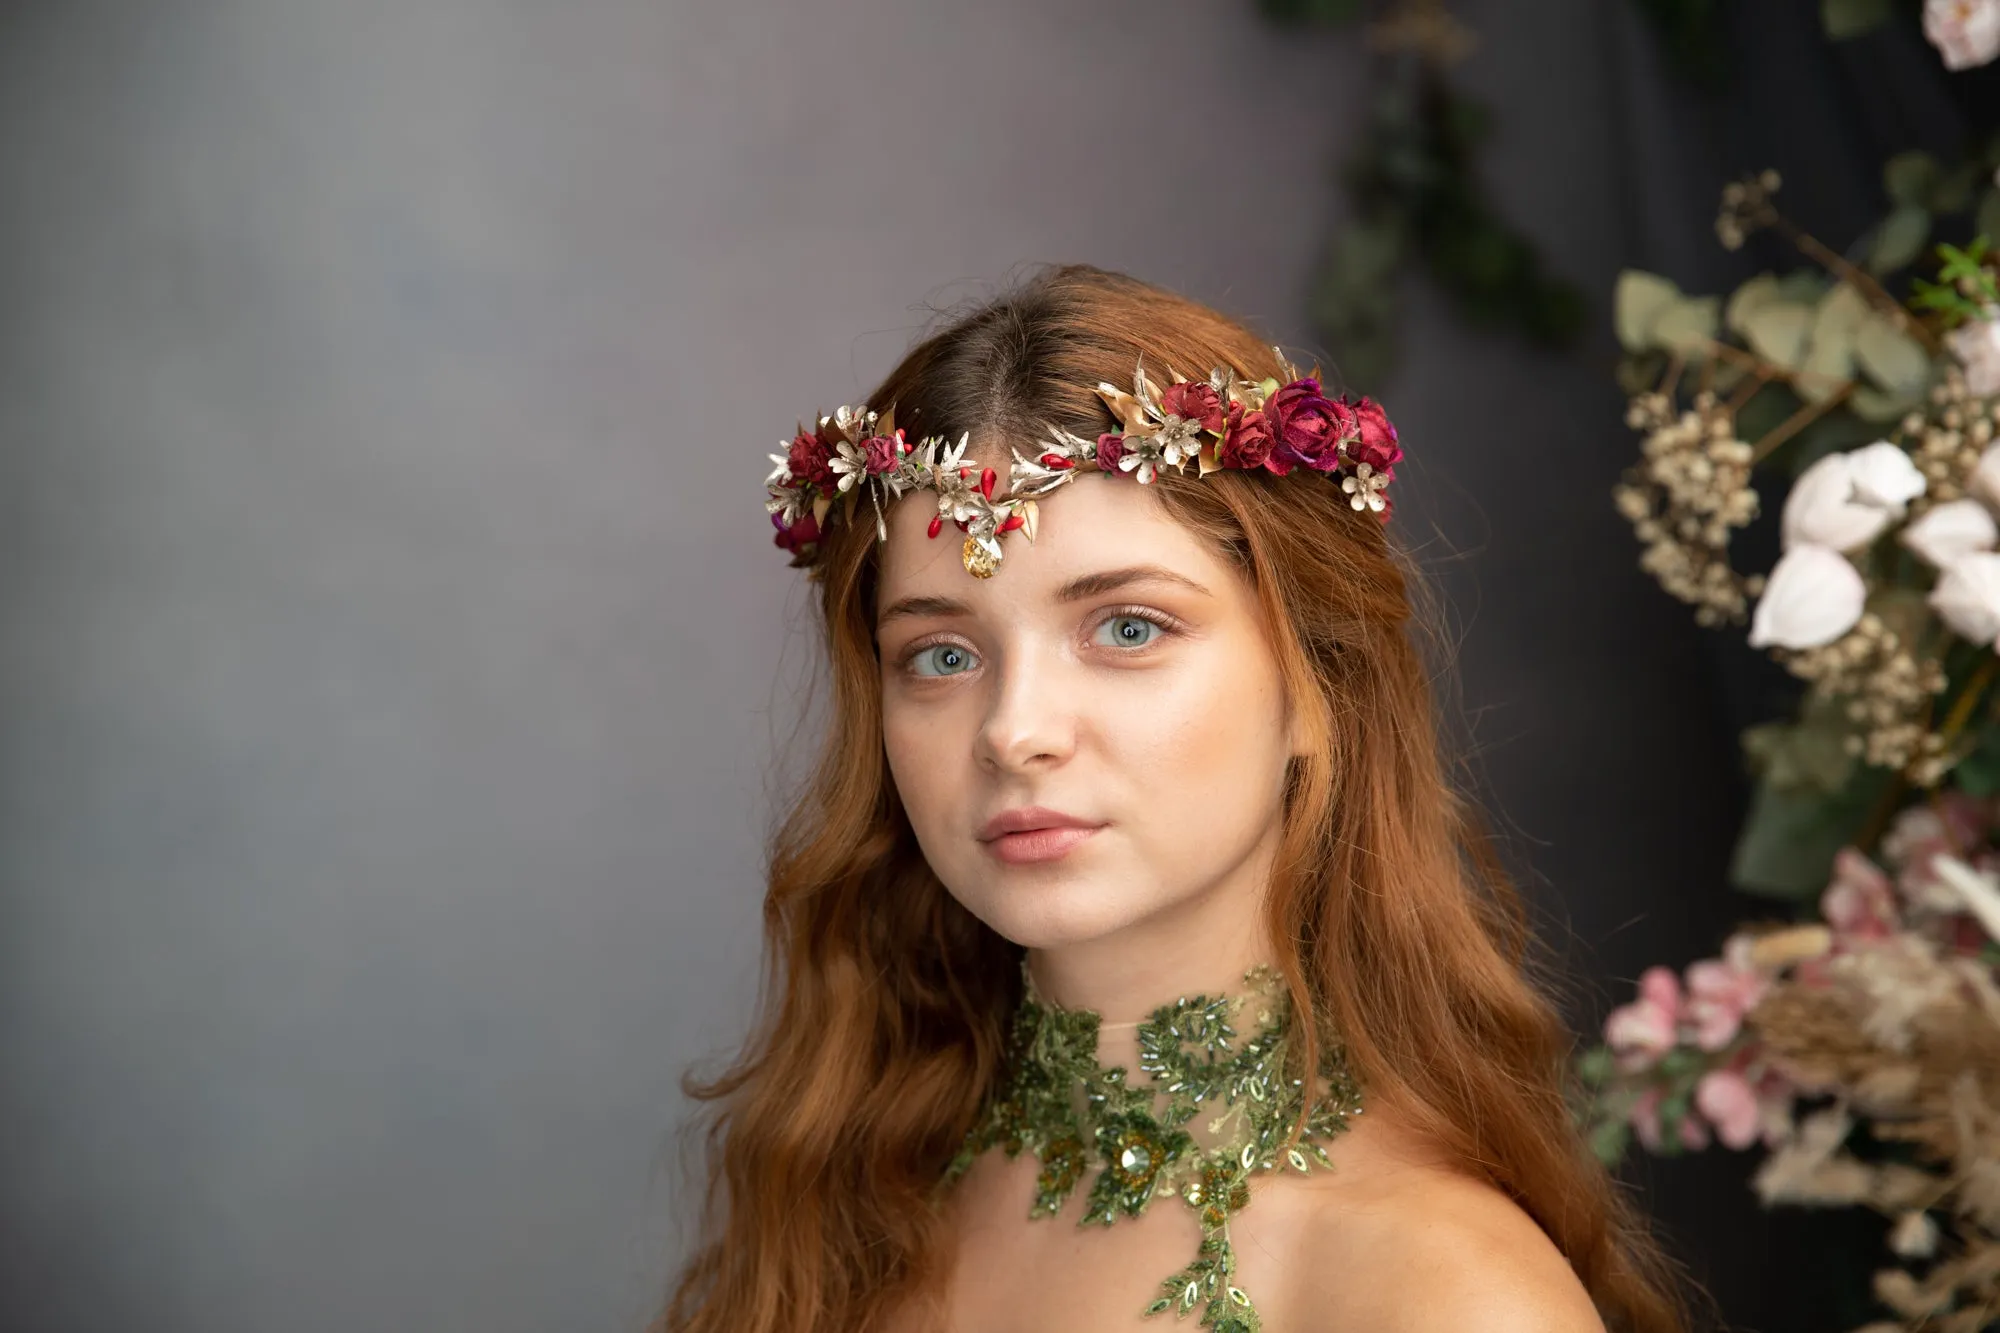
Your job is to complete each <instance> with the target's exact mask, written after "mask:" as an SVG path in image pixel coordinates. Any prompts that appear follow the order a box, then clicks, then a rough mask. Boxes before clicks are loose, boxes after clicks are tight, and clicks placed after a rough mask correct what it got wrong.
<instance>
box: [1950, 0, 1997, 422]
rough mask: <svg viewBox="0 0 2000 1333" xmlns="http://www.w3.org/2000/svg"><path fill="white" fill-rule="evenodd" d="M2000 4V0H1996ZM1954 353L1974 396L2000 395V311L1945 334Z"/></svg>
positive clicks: (1990, 313)
mask: <svg viewBox="0 0 2000 1333" xmlns="http://www.w3.org/2000/svg"><path fill="white" fill-rule="evenodd" d="M1993 2H1994V4H1995V5H2000V0H1993ZM1945 341H1946V342H1947V343H1949V344H1950V345H1951V354H1952V355H1953V356H1955V357H1957V358H1958V359H1959V361H1960V362H1961V363H1962V364H1963V365H1964V366H1965V387H1966V389H1967V390H1969V391H1970V392H1971V394H1972V396H1973V397H1974V398H1991V397H1993V396H1994V395H1995V394H2000V311H1992V310H1990V308H1989V313H1988V315H1987V317H1986V318H1985V319H1979V320H1974V321H1973V322H1972V323H1970V324H1961V325H1959V326H1958V327H1957V328H1955V329H1953V330H1952V331H1951V332H1950V333H1947V334H1946V335H1945Z"/></svg>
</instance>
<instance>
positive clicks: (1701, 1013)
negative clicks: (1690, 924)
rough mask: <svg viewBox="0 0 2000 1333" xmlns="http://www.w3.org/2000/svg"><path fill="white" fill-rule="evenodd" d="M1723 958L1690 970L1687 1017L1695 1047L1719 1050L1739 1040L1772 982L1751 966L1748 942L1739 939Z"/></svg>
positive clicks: (1694, 966) (1695, 966)
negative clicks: (1745, 1022) (1745, 1020)
mask: <svg viewBox="0 0 2000 1333" xmlns="http://www.w3.org/2000/svg"><path fill="white" fill-rule="evenodd" d="M1730 944H1731V945H1732V946H1740V947H1731V948H1730V949H1728V950H1727V951H1726V952H1725V954H1724V956H1723V957H1721V958H1704V959H1702V960H1701V961H1700V962H1698V963H1693V964H1690V965H1689V967H1688V970H1687V984H1688V1001H1687V1018H1688V1020H1689V1021H1690V1022H1691V1023H1693V1025H1694V1044H1695V1045H1696V1046H1699V1047H1700V1048H1701V1049H1702V1050H1704V1051H1719V1050H1721V1049H1722V1048H1723V1047H1725V1046H1727V1045H1728V1044H1729V1043H1730V1042H1732V1041H1734V1040H1735V1039H1736V1033H1737V1031H1738V1030H1739V1029H1740V1028H1741V1027H1742V1026H1743V1016H1744V1015H1745V1014H1747V1013H1749V1012H1750V1011H1751V1010H1752V1009H1754V1008H1756V1007H1757V1001H1759V1000H1761V999H1763V998H1764V992H1765V991H1766V990H1767V989H1768V988H1769V986H1770V982H1769V981H1768V980H1766V978H1765V977H1764V974H1763V973H1761V972H1759V971H1757V970H1756V969H1755V968H1753V967H1751V966H1750V965H1749V963H1748V959H1747V953H1746V949H1747V946H1748V944H1749V941H1748V940H1747V939H1745V938H1743V937H1740V936H1739V937H1737V938H1736V939H1732V940H1731V941H1730Z"/></svg>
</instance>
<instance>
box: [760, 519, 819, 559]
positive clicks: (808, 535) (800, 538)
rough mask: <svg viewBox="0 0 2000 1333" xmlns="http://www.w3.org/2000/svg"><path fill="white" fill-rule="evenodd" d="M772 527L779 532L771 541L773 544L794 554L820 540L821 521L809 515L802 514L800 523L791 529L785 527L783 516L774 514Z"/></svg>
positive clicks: (793, 525)
mask: <svg viewBox="0 0 2000 1333" xmlns="http://www.w3.org/2000/svg"><path fill="white" fill-rule="evenodd" d="M771 526H772V527H774V528H776V529H777V530H778V533H777V536H775V537H773V538H772V539H771V540H772V544H773V545H776V546H779V547H782V548H783V549H785V550H787V551H790V552H792V553H793V554H797V553H798V552H799V551H800V550H801V549H802V548H804V547H807V546H810V545H812V544H813V543H814V542H816V541H818V540H819V520H817V519H815V518H814V517H813V516H812V515H811V514H809V513H807V514H800V515H799V521H798V522H796V523H794V524H792V526H791V527H789V528H788V527H786V526H785V516H784V515H783V514H772V515H771Z"/></svg>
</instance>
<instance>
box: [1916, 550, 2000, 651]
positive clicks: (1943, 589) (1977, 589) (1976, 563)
mask: <svg viewBox="0 0 2000 1333" xmlns="http://www.w3.org/2000/svg"><path fill="white" fill-rule="evenodd" d="M1930 604H1931V608H1932V609H1933V610H1935V611H1936V612H1937V613H1938V615H1939V616H1940V617H1941V618H1942V619H1943V620H1944V623H1945V624H1947V625H1949V626H1951V628H1952V629H1953V631H1954V632H1956V633H1957V634H1958V635H1959V636H1961V637H1962V638H1965V639H1968V640H1970V641H1971V642H1973V643H1978V644H1987V645H1991V644H1992V643H1993V641H1994V639H1995V638H2000V554H1995V553H1993V552H1991V551H1975V552H1973V553H1972V554H1971V555H1962V556H1960V557H1959V558H1958V559H1956V560H1954V561H1952V562H1951V563H1950V564H1948V565H1946V566H1945V567H1944V571H1943V573H1942V575H1941V576H1940V577H1939V578H1938V581H1937V587H1935V588H1933V589H1932V590H1931V595H1930Z"/></svg>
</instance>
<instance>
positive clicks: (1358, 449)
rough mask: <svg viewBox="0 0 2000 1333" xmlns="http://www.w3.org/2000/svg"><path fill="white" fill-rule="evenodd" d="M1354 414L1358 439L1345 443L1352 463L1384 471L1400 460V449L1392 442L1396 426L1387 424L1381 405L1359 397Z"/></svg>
mask: <svg viewBox="0 0 2000 1333" xmlns="http://www.w3.org/2000/svg"><path fill="white" fill-rule="evenodd" d="M1354 416H1355V420H1356V421H1357V422H1359V423H1360V427H1361V438H1360V439H1358V440H1356V441H1355V442H1354V443H1353V444H1351V445H1349V446H1348V447H1347V452H1348V455H1349V456H1350V457H1351V458H1353V459H1354V461H1355V462H1357V463H1367V464H1369V465H1370V466H1371V467H1373V468H1374V469H1375V470H1376V471H1377V472H1387V471H1388V470H1389V469H1390V468H1392V467H1394V466H1395V465H1396V464H1398V463H1400V462H1402V461H1403V451H1402V449H1401V448H1400V447H1399V446H1398V445H1397V444H1396V428H1395V427H1394V426H1392V425H1390V424H1389V414H1388V413H1387V412H1384V411H1383V410H1382V404H1380V403H1378V402H1376V401H1375V400H1373V399H1372V398H1367V397H1363V398H1362V400H1361V401H1360V402H1358V403H1356V404H1354Z"/></svg>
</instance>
